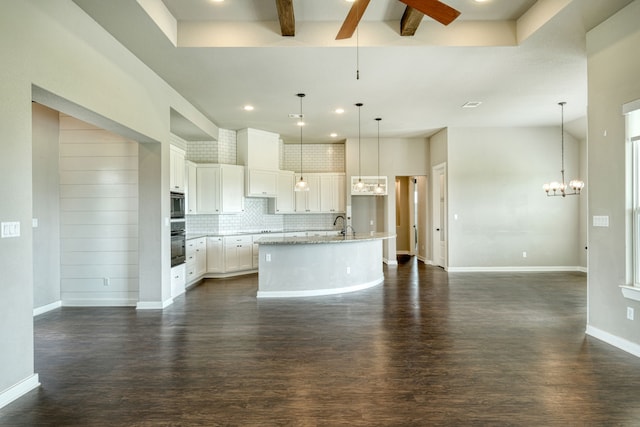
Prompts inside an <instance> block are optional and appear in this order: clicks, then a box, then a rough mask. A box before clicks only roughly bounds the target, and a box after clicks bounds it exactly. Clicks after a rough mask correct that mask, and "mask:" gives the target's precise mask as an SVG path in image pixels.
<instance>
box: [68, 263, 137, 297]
mask: <svg viewBox="0 0 640 427" xmlns="http://www.w3.org/2000/svg"><path fill="white" fill-rule="evenodd" d="M61 270H62V271H61V272H62V273H63V274H64V276H63V277H64V279H63V280H62V281H64V280H66V279H90V280H95V279H98V280H104V278H109V279H110V280H115V279H135V280H136V281H137V280H138V265H137V264H130V265H129V264H122V265H98V264H91V265H62V269H61ZM108 290H109V289H104V291H105V292H107V291H108ZM65 291H66V289H65Z"/></svg>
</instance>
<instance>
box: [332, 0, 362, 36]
mask: <svg viewBox="0 0 640 427" xmlns="http://www.w3.org/2000/svg"><path fill="white" fill-rule="evenodd" d="M367 6H369V0H356V1H355V2H353V6H351V10H349V14H348V15H347V17H346V18H345V19H344V22H343V23H342V27H340V31H338V35H337V36H336V40H343V39H348V38H351V36H353V33H354V32H355V31H356V28H357V27H358V23H359V22H360V19H361V18H362V15H364V11H365V10H367Z"/></svg>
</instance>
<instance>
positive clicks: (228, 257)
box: [224, 236, 253, 272]
mask: <svg viewBox="0 0 640 427" xmlns="http://www.w3.org/2000/svg"><path fill="white" fill-rule="evenodd" d="M252 268H253V240H252V238H251V236H228V237H225V238H224V269H225V272H230V271H240V270H251V269H252Z"/></svg>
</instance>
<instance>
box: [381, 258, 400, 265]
mask: <svg viewBox="0 0 640 427" xmlns="http://www.w3.org/2000/svg"><path fill="white" fill-rule="evenodd" d="M382 262H384V263H385V264H387V265H391V266H397V265H398V260H396V259H392V260H390V259H387V258H383V259H382Z"/></svg>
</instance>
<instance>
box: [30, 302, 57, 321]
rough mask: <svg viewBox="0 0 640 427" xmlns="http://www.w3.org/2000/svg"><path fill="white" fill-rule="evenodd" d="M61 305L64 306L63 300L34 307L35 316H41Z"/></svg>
mask: <svg viewBox="0 0 640 427" xmlns="http://www.w3.org/2000/svg"><path fill="white" fill-rule="evenodd" d="M60 307H62V301H60V300H58V301H56V302H52V303H51V304H47V305H43V306H40V307H36V308H34V309H33V317H36V316H39V315H41V314H44V313H47V312H49V311H51V310H55V309H56V308H60Z"/></svg>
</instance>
